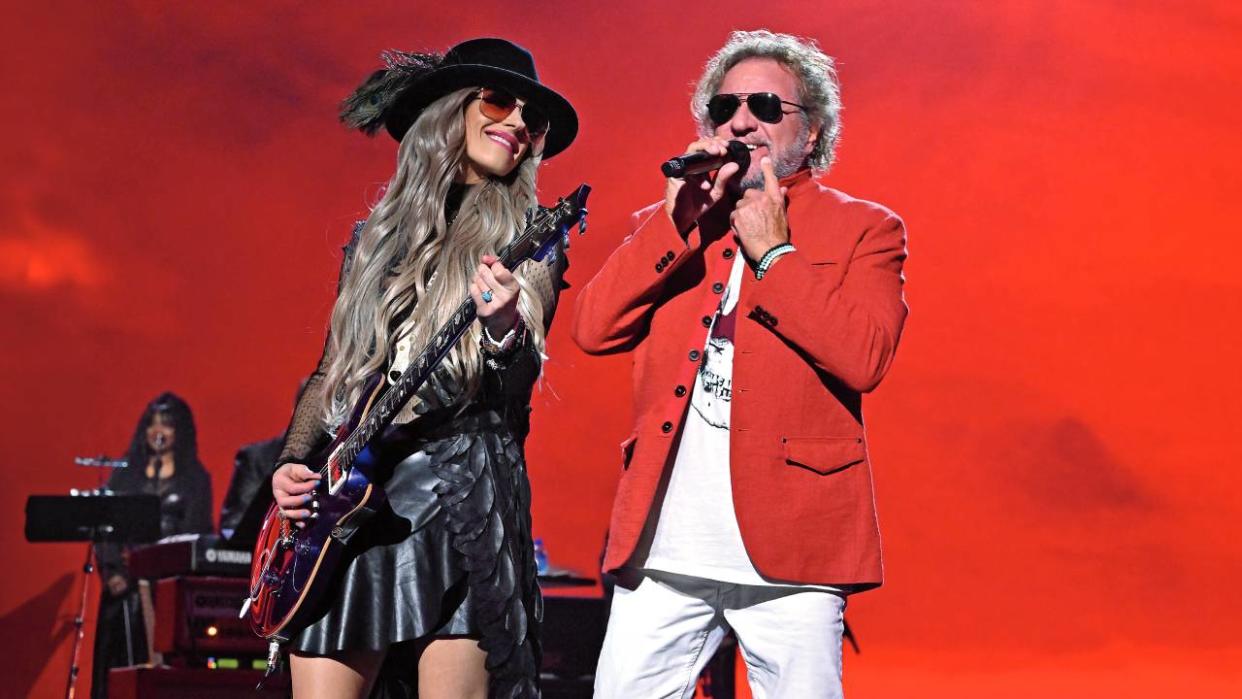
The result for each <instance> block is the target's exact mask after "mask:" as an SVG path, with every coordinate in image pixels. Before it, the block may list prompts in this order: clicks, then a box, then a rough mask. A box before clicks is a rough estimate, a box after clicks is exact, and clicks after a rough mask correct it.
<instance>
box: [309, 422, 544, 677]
mask: <svg viewBox="0 0 1242 699" xmlns="http://www.w3.org/2000/svg"><path fill="white" fill-rule="evenodd" d="M454 427H455V428H458V430H457V431H455V432H454V433H453V434H449V435H447V436H442V437H434V438H427V437H425V436H421V437H420V436H418V434H417V433H415V434H402V433H401V429H400V428H396V431H395V432H393V431H390V434H388V435H385V439H384V440H383V441H384V447H383V451H384V460H385V461H387V462H389V463H396V466H395V467H394V468H393V469H392V474H391V476H390V477H389V478H388V479H387V480H386V481H385V482H384V484H383V488H384V491H385V492H386V494H387V496H388V502H387V505H386V506H384V507H382V508H381V509H380V511H379V513H378V514H377V515H376V516H375V517H374V518H373V519H372V520H371V521H370V522H368V523H367V524H366V525H364V526H363V527H362V528H361V529H359V531H358V532H357V533H356V534H355V535H354V537H353V539H351V540H350V542H349V544H348V547H347V551H348V554H347V557H346V562H345V564H344V565H343V566H342V571H341V574H340V577H339V579H338V581H337V583H336V584H337V587H336V590H335V591H334V592H333V593H332V594H330V595H329V596H328V599H329V600H330V601H329V603H328V604H327V605H326V606H325V608H324V609H323V611H322V613H321V615H320V616H319V617H318V618H317V619H316V621H315V622H313V623H312V624H311V625H309V626H308V627H307V628H305V629H304V630H303V631H302V632H301V633H300V634H298V635H297V636H296V637H294V639H293V640H292V641H291V642H290V647H291V649H292V650H294V651H296V652H298V653H301V654H306V655H332V654H335V653H338V652H340V651H342V650H346V649H360V648H369V649H377V650H378V649H388V658H387V660H386V662H385V666H384V669H383V670H382V671H381V673H380V680H379V682H378V683H377V688H376V692H375V693H374V694H373V696H382V697H389V696H414V693H413V691H414V689H415V688H416V687H417V677H416V675H415V672H416V668H417V658H416V657H415V656H414V648H415V646H416V644H417V642H418V641H422V640H426V639H429V638H434V637H437V636H468V637H472V638H477V639H478V640H479V646H480V648H482V649H483V650H484V651H485V652H486V653H487V661H486V662H487V670H488V672H489V674H490V677H491V680H490V681H491V684H490V691H489V694H490V695H491V696H492V697H502V698H504V699H516V698H519V697H538V696H539V689H538V676H539V671H538V670H539V662H540V646H539V641H538V639H539V634H538V625H539V622H540V620H541V619H542V616H543V609H542V598H541V596H540V593H539V588H538V583H537V581H536V578H535V563H534V556H533V546H532V543H531V525H530V483H529V481H528V479H527V475H526V464H525V461H524V459H523V457H522V451H521V447H520V445H519V444H518V443H517V441H516V440H515V439H514V437H513V435H512V432H511V431H510V430H508V429H506V428H505V427H504V426H503V423H502V421H501V419H500V418H499V416H497V415H496V414H495V413H492V412H487V413H484V414H482V415H476V416H473V417H472V418H470V419H469V420H468V421H467V422H465V423H459V424H456V425H454ZM409 431H410V432H413V431H412V430H409ZM401 454H405V456H403V457H402V456H401Z"/></svg>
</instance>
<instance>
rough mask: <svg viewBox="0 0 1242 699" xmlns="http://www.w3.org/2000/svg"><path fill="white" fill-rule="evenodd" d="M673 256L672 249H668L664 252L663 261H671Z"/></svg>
mask: <svg viewBox="0 0 1242 699" xmlns="http://www.w3.org/2000/svg"><path fill="white" fill-rule="evenodd" d="M675 257H676V255H674V254H673V251H672V250H669V251H668V252H666V253H664V261H665V262H672V261H673V258H675Z"/></svg>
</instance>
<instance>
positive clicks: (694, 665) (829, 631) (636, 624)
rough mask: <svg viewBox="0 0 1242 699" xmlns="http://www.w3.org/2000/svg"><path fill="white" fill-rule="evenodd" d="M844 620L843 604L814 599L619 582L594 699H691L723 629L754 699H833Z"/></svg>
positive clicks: (684, 583)
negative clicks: (732, 637)
mask: <svg viewBox="0 0 1242 699" xmlns="http://www.w3.org/2000/svg"><path fill="white" fill-rule="evenodd" d="M652 575H654V576H656V577H651V576H652ZM657 578H658V579H657ZM634 582H637V586H634V584H633V583H634ZM630 588H632V589H630ZM844 614H845V598H844V597H840V596H838V595H835V594H832V593H830V592H825V591H822V590H807V589H804V588H789V587H761V586H752V585H734V584H731V583H722V582H717V581H714V580H704V579H702V578H691V577H686V576H679V575H671V574H668V573H649V574H647V575H644V576H643V577H642V578H641V579H637V580H627V581H626V586H625V587H623V586H622V585H620V584H619V585H617V588H616V592H615V594H614V596H613V598H612V612H611V615H610V616H609V618H608V632H607V634H606V635H605V637H604V648H603V651H602V652H601V653H600V658H599V667H598V669H597V670H596V672H595V699H636V698H637V699H657V698H658V699H665V698H670V699H687V698H688V697H691V696H693V694H694V684H695V680H696V679H697V678H698V676H699V673H700V672H702V671H703V667H704V666H705V665H706V664H707V661H708V660H710V659H711V657H712V655H713V654H715V652H716V649H717V648H718V647H719V646H720V641H721V639H723V638H724V635H725V633H727V632H728V630H729V629H730V628H732V629H733V631H734V633H735V634H736V635H737V640H738V646H739V647H740V648H741V650H742V658H743V660H744V661H745V662H746V671H747V672H746V676H747V678H748V680H749V682H750V689H751V693H752V694H753V695H754V697H755V699H793V698H795V697H796V698H797V699H840V698H841V697H842V693H841V633H842V630H843V628H844Z"/></svg>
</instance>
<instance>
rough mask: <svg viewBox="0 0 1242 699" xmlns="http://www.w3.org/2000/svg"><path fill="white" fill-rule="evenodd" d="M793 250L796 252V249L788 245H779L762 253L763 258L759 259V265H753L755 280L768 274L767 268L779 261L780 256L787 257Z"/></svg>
mask: <svg viewBox="0 0 1242 699" xmlns="http://www.w3.org/2000/svg"><path fill="white" fill-rule="evenodd" d="M794 250H796V248H795V247H794V246H793V245H791V244H789V243H781V244H780V245H777V246H776V247H774V248H772V249H771V250H768V251H767V252H765V253H763V257H761V258H760V259H759V264H757V265H755V279H763V275H765V274H767V273H768V268H769V267H771V266H772V265H773V264H774V263H775V262H776V261H777V260H778V259H780V258H781V256H782V255H788V254H789V253H791V252H793V251H794Z"/></svg>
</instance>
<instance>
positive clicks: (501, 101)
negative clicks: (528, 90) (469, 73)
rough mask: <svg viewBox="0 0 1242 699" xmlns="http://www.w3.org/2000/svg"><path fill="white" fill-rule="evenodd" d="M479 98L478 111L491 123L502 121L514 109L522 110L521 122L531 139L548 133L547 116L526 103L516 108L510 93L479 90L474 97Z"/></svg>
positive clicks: (490, 89) (488, 89) (514, 98)
mask: <svg viewBox="0 0 1242 699" xmlns="http://www.w3.org/2000/svg"><path fill="white" fill-rule="evenodd" d="M475 96H476V97H478V98H479V109H480V111H482V112H483V116H485V117H487V118H488V119H491V120H492V121H496V122H500V121H504V120H505V119H507V118H508V117H509V115H510V114H512V113H513V110H515V109H521V110H522V121H523V122H524V123H525V124H526V131H527V132H528V133H529V134H530V137H531V138H539V137H540V136H542V135H544V134H545V133H547V132H548V115H547V114H544V113H543V111H542V110H540V109H539V108H538V107H536V106H534V105H533V104H531V103H529V102H527V103H526V104H524V105H521V106H520V107H519V106H518V103H517V97H514V96H513V94H512V93H509V92H506V91H504V90H500V89H497V88H494V87H484V88H480V89H479V91H478V93H476V95H475Z"/></svg>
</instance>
